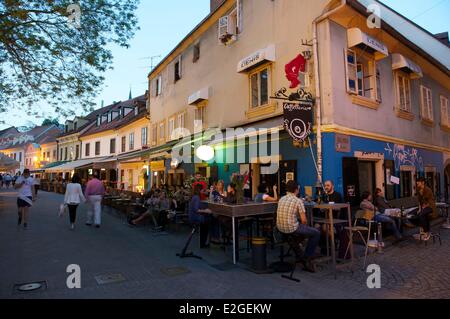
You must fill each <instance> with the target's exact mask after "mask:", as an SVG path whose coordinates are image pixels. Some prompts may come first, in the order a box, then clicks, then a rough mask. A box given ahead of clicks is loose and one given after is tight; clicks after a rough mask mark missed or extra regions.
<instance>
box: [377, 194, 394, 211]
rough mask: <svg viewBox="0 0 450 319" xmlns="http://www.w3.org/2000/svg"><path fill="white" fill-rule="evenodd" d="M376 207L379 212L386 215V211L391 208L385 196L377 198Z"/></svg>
mask: <svg viewBox="0 0 450 319" xmlns="http://www.w3.org/2000/svg"><path fill="white" fill-rule="evenodd" d="M374 204H375V206H376V207H377V208H378V211H379V212H380V213H382V214H384V211H385V210H386V209H389V208H391V206H390V205H389V204H388V202H387V201H386V198H384V197H383V196H377V197H376V198H375V201H374Z"/></svg>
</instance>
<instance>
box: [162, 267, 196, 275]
mask: <svg viewBox="0 0 450 319" xmlns="http://www.w3.org/2000/svg"><path fill="white" fill-rule="evenodd" d="M161 272H162V273H163V274H165V275H167V276H169V277H176V276H181V275H187V274H189V273H190V272H191V271H190V270H189V269H187V268H184V267H173V268H163V269H161Z"/></svg>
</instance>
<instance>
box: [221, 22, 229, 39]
mask: <svg viewBox="0 0 450 319" xmlns="http://www.w3.org/2000/svg"><path fill="white" fill-rule="evenodd" d="M228 19H229V18H228V16H224V17H222V18H220V20H219V40H222V39H223V37H225V36H226V35H227V31H228Z"/></svg>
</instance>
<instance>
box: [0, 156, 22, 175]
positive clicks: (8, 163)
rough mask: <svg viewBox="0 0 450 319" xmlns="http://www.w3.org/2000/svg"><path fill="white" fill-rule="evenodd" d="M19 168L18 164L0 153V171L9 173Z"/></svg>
mask: <svg viewBox="0 0 450 319" xmlns="http://www.w3.org/2000/svg"><path fill="white" fill-rule="evenodd" d="M19 167H20V163H19V162H17V161H16V160H13V159H12V158H9V157H7V156H6V155H4V154H1V153H0V171H9V170H13V169H16V168H19Z"/></svg>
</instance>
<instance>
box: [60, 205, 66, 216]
mask: <svg viewBox="0 0 450 319" xmlns="http://www.w3.org/2000/svg"><path fill="white" fill-rule="evenodd" d="M66 212H67V205H66V204H61V205H59V213H58V216H59V217H62V216H63V215H64V214H65V213H66Z"/></svg>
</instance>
